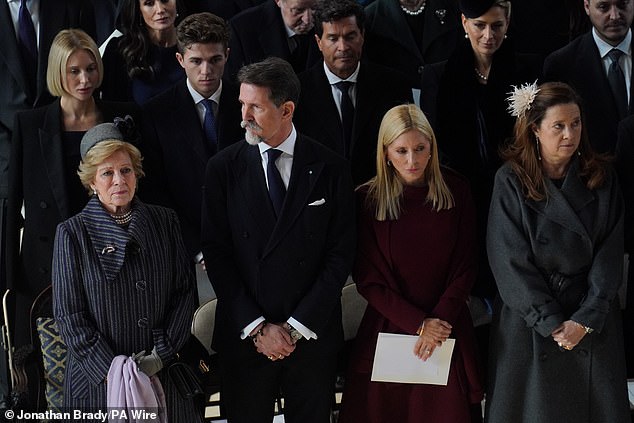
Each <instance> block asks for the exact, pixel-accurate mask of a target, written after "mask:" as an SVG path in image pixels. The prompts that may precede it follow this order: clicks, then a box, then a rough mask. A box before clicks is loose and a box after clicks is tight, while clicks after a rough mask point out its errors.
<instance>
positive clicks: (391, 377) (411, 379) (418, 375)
mask: <svg viewBox="0 0 634 423" xmlns="http://www.w3.org/2000/svg"><path fill="white" fill-rule="evenodd" d="M417 339H418V336H412V335H400V334H395V333H383V332H379V338H378V340H377V342H376V351H375V353H374V365H373V366H372V378H371V380H372V381H373V382H398V383H426V384H430V385H447V379H448V377H449V366H450V364H451V355H452V353H453V348H454V345H455V343H456V340H455V339H451V338H449V339H447V340H446V341H445V342H443V343H442V346H440V347H436V349H435V350H434V352H433V354H432V356H431V357H429V358H428V359H427V361H423V360H421V359H420V358H418V357H417V356H415V355H414V345H415V344H416V340H417Z"/></svg>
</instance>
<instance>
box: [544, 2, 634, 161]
mask: <svg viewBox="0 0 634 423" xmlns="http://www.w3.org/2000/svg"><path fill="white" fill-rule="evenodd" d="M583 5H584V8H585V11H586V13H587V14H588V16H589V17H590V22H591V23H592V30H591V31H589V32H587V33H586V34H584V35H582V36H580V37H578V38H577V39H575V40H574V41H572V42H571V43H570V44H568V45H567V46H566V47H563V48H561V49H559V50H557V51H555V52H554V53H552V54H550V55H549V56H548V57H547V58H546V60H545V62H544V79H545V80H549V81H563V82H566V83H568V84H570V85H571V86H572V87H573V88H574V89H575V90H576V91H577V93H578V94H580V95H581V97H582V98H583V99H584V100H585V111H586V113H585V123H586V125H587V128H588V136H589V137H590V143H591V144H592V146H593V147H594V148H595V149H596V150H597V151H599V152H609V153H614V150H615V147H616V139H617V127H618V124H619V121H620V120H621V119H623V118H624V117H626V116H627V115H630V114H631V113H632V108H631V107H630V106H629V104H630V99H631V97H632V91H631V90H632V54H631V44H632V31H631V29H630V26H631V25H632V19H633V17H634V2H632V1H623V0H584V2H583ZM611 75H612V76H611Z"/></svg>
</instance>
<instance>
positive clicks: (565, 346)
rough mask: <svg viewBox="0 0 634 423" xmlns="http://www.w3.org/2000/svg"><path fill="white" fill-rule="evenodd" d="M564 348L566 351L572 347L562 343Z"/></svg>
mask: <svg viewBox="0 0 634 423" xmlns="http://www.w3.org/2000/svg"><path fill="white" fill-rule="evenodd" d="M564 349H565V350H568V351H572V347H571V346H570V345H564Z"/></svg>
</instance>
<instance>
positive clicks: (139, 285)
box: [136, 281, 147, 291]
mask: <svg viewBox="0 0 634 423" xmlns="http://www.w3.org/2000/svg"><path fill="white" fill-rule="evenodd" d="M146 286H147V284H146V283H145V281H138V282H137V283H136V289H138V290H139V291H144V290H145V287H146Z"/></svg>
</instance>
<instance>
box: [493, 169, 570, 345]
mask: <svg viewBox="0 0 634 423" xmlns="http://www.w3.org/2000/svg"><path fill="white" fill-rule="evenodd" d="M505 170H506V171H505ZM524 204H525V202H524V195H523V193H522V190H521V187H520V184H519V181H518V180H517V179H516V177H515V176H514V175H513V174H512V173H511V172H510V171H509V170H508V169H504V168H502V169H501V170H500V171H498V173H497V174H496V177H495V185H494V188H493V196H492V199H491V208H490V210H489V223H488V225H487V252H488V255H489V264H490V265H491V270H492V271H493V276H494V277H495V281H496V283H497V287H498V290H499V292H500V296H501V297H502V300H503V301H504V303H505V304H506V305H507V306H508V307H510V308H511V309H513V310H515V311H516V312H517V313H519V314H520V315H521V316H522V317H523V318H524V320H525V321H526V326H528V327H530V328H533V329H534V330H535V331H537V332H538V333H539V334H540V335H542V336H543V337H547V336H550V335H551V333H552V331H553V330H554V329H555V328H556V327H557V326H559V325H560V324H561V323H562V322H563V321H564V316H563V312H562V309H561V306H560V305H559V303H558V302H557V301H556V299H555V298H554V297H553V296H552V293H551V292H550V289H549V287H548V285H547V283H546V280H545V279H544V277H543V276H542V274H541V272H540V271H539V269H538V268H537V266H536V265H535V257H534V254H533V251H532V246H531V244H530V242H529V236H528V230H527V228H526V227H525V224H526V222H527V219H526V216H525V214H526V213H527V211H528V210H527V208H526V207H524Z"/></svg>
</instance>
